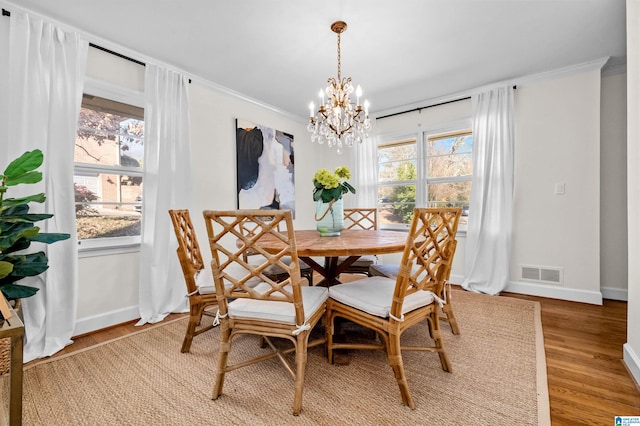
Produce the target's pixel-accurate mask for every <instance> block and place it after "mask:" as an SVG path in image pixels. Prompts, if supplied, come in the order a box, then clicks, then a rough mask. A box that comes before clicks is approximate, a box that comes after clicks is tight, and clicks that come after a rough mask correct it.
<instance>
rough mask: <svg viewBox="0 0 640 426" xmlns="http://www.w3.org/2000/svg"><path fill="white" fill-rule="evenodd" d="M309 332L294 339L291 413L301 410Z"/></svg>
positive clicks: (295, 414)
mask: <svg viewBox="0 0 640 426" xmlns="http://www.w3.org/2000/svg"><path fill="white" fill-rule="evenodd" d="M308 339H309V333H308V332H305V333H300V334H299V335H298V338H297V339H296V383H295V393H294V398H293V415H294V416H297V415H299V414H300V411H302V391H303V389H304V373H305V370H306V368H307V341H308Z"/></svg>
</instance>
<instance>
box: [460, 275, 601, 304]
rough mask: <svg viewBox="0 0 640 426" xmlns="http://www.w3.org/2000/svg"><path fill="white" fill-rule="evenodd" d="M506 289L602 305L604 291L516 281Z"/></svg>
mask: <svg viewBox="0 0 640 426" xmlns="http://www.w3.org/2000/svg"><path fill="white" fill-rule="evenodd" d="M449 281H451V282H452V283H453V284H462V282H463V281H464V277H463V276H462V275H451V277H450V279H449ZM612 290H613V289H612ZM504 291H509V292H512V293H518V294H528V295H530V296H539V297H549V298H551V299H560V300H570V301H572V302H582V303H590V304H592V305H602V293H601V292H599V291H585V290H578V289H575V288H565V287H558V286H554V285H545V284H533V283H525V282H516V281H510V282H509V284H507V288H505V289H504Z"/></svg>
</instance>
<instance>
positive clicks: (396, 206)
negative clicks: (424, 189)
mask: <svg viewBox="0 0 640 426" xmlns="http://www.w3.org/2000/svg"><path fill="white" fill-rule="evenodd" d="M415 206H416V186H415V185H394V186H391V185H389V186H382V185H381V186H379V187H378V208H379V213H380V214H379V220H380V224H400V223H409V222H411V218H412V216H413V209H414V208H415Z"/></svg>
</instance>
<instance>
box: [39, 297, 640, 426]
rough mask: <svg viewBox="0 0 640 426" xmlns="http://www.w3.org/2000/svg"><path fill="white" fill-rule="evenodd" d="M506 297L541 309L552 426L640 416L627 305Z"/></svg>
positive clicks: (79, 341)
mask: <svg viewBox="0 0 640 426" xmlns="http://www.w3.org/2000/svg"><path fill="white" fill-rule="evenodd" d="M504 296H508V297H516V298H519V299H526V300H533V301H538V302H540V304H541V308H542V309H541V311H542V327H543V332H544V346H545V351H546V361H547V380H548V386H549V402H550V408H551V423H552V425H554V426H561V425H582V424H584V425H613V424H614V417H615V416H640V389H639V388H638V387H637V385H636V383H635V382H634V381H633V379H632V378H631V375H630V374H629V372H628V371H627V370H626V368H625V366H624V364H623V362H622V345H623V344H624V343H626V341H627V339H626V336H627V334H626V333H627V332H626V330H627V303H626V302H619V301H613V300H605V301H604V304H603V305H602V306H595V305H588V304H584V303H576V302H567V301H562V300H555V299H547V298H541V297H535V296H526V295H518V294H512V293H505V294H504ZM179 316H180V315H175V314H174V315H171V316H170V317H169V318H177V317H179ZM134 324H135V322H134V321H132V322H130V323H126V324H122V325H118V326H115V327H111V328H108V329H105V330H100V331H97V332H94V333H91V334H88V335H85V336H79V337H77V338H74V341H75V343H74V344H73V345H70V346H68V347H67V348H65V349H64V350H62V351H60V352H59V353H58V354H56V355H54V357H53V358H55V357H59V356H62V355H64V354H68V353H72V352H75V351H78V350H82V349H84V348H87V347H91V346H93V345H96V344H99V343H102V342H106V341H109V340H111V339H114V338H117V337H121V336H126V335H128V334H130V333H133V332H136V331H139V330H141V329H144V328H148V327H150V325H145V326H143V327H135V325H134ZM176 350H179V347H176ZM37 362H40V361H32V362H31V363H29V364H27V365H32V364H34V363H37Z"/></svg>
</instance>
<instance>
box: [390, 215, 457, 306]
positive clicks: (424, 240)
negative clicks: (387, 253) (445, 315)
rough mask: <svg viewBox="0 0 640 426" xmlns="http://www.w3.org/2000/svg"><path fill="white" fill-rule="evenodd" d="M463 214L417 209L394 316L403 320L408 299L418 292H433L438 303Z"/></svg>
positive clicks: (404, 260) (399, 284)
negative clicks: (404, 304) (404, 306)
mask: <svg viewBox="0 0 640 426" xmlns="http://www.w3.org/2000/svg"><path fill="white" fill-rule="evenodd" d="M460 214H461V210H460V209H459V208H416V209H414V211H413V220H412V222H411V227H410V230H409V234H408V235H407V244H406V246H405V249H404V252H403V254H402V261H401V262H400V268H399V270H398V277H397V279H396V288H395V293H394V297H393V302H392V304H391V309H390V314H391V315H392V316H394V317H396V318H402V311H403V307H402V305H403V302H404V300H405V298H406V297H407V296H409V295H411V294H413V293H415V292H417V291H418V290H426V291H430V292H432V293H433V296H434V298H436V299H437V300H438V299H439V295H441V294H442V290H443V287H444V284H445V281H446V280H447V278H448V277H449V273H450V269H451V262H452V260H453V255H454V253H455V249H456V245H457V241H456V232H457V229H458V222H459V220H460ZM438 301H439V302H441V301H440V300H438Z"/></svg>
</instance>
